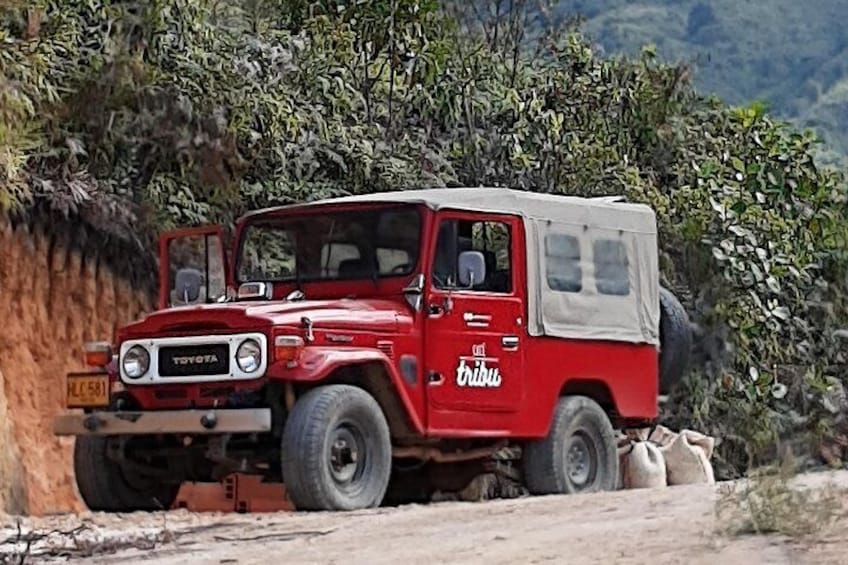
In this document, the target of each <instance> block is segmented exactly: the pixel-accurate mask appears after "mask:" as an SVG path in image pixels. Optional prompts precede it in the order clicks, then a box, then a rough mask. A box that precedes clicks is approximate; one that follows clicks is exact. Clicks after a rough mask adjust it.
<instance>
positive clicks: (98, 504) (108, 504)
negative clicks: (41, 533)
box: [74, 436, 179, 512]
mask: <svg viewBox="0 0 848 565" xmlns="http://www.w3.org/2000/svg"><path fill="white" fill-rule="evenodd" d="M110 441H111V442H115V441H117V440H115V439H110V438H107V437H101V436H79V437H77V439H76V443H75V444H74V474H75V475H76V481H77V488H78V489H79V492H80V496H82V499H83V501H84V502H85V505H86V506H87V507H88V508H89V510H93V511H100V512H132V511H135V510H147V511H153V510H167V509H169V508H170V507H171V505H172V504H173V503H174V500H175V499H176V497H177V492H178V491H179V484H178V483H166V482H163V481H162V480H161V479H159V478H156V477H145V476H143V475H141V474H140V473H138V472H136V471H134V470H133V469H131V467H130V465H128V464H125V463H122V462H121V461H120V460H116V458H113V457H110V456H109V450H110ZM112 445H115V444H114V443H113V444H112ZM116 447H117V446H116Z"/></svg>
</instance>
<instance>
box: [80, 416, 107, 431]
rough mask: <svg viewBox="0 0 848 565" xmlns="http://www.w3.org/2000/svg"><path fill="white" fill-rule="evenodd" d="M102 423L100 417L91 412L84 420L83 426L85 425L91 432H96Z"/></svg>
mask: <svg viewBox="0 0 848 565" xmlns="http://www.w3.org/2000/svg"><path fill="white" fill-rule="evenodd" d="M101 424H102V421H101V420H100V418H98V417H97V416H95V415H94V414H91V415H90V416H88V417H87V418H86V419H85V420H83V422H82V425H83V427H85V429H86V430H88V431H90V432H96V431H97V429H98V428H99V427H100V425H101Z"/></svg>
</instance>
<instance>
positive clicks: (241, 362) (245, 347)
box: [236, 339, 262, 373]
mask: <svg viewBox="0 0 848 565" xmlns="http://www.w3.org/2000/svg"><path fill="white" fill-rule="evenodd" d="M236 363H238V366H239V369H241V370H242V371H244V372H245V373H254V372H256V371H258V370H259V366H260V365H261V364H262V347H260V345H259V344H258V343H256V341H255V340H252V339H246V340H244V341H243V342H241V345H239V348H238V350H237V351H236Z"/></svg>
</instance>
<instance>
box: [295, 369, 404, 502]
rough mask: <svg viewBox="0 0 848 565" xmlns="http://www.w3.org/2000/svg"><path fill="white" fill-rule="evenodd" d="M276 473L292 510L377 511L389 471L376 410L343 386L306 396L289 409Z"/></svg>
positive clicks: (383, 427) (384, 431) (388, 450)
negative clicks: (370, 509)
mask: <svg viewBox="0 0 848 565" xmlns="http://www.w3.org/2000/svg"><path fill="white" fill-rule="evenodd" d="M354 454H355V455H354ZM282 469H283V481H284V482H285V484H286V489H287V490H288V493H289V496H290V497H291V501H292V503H294V506H295V507H296V508H297V509H298V510H358V509H362V508H375V507H377V506H379V505H380V503H381V502H382V500H383V497H384V495H385V493H386V488H387V486H388V484H389V476H390V475H391V469H392V444H391V438H390V436H389V426H388V424H387V423H386V418H385V416H384V415H383V411H382V410H381V409H380V405H379V404H377V401H376V400H374V398H373V397H372V396H371V395H369V394H368V393H367V392H365V391H364V390H362V389H360V388H357V387H354V386H349V385H329V386H324V387H320V388H316V389H313V390H311V391H309V392H308V393H306V394H305V395H303V397H301V398H300V399H298V401H297V402H296V403H295V405H294V408H293V409H292V411H291V414H289V417H288V421H287V422H286V426H285V429H284V430H283V442H282Z"/></svg>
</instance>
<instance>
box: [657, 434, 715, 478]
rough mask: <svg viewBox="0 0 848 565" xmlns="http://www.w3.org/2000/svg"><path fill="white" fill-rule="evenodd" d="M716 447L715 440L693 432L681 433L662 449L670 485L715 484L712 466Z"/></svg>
mask: <svg viewBox="0 0 848 565" xmlns="http://www.w3.org/2000/svg"><path fill="white" fill-rule="evenodd" d="M667 439H668V438H666V440H667ZM714 447H715V439H714V438H711V437H709V436H706V435H704V434H701V433H698V432H695V431H692V430H683V431H681V432H680V433H679V434H677V437H675V438H674V439H673V440H672V441H671V442H670V443H667V444H666V445H663V446H662V447H660V451H661V452H662V454H663V456H664V457H665V466H666V475H667V477H668V484H669V485H689V484H710V485H711V484H715V474H714V473H713V466H712V465H711V464H710V458H711V457H712V455H713V449H714Z"/></svg>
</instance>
